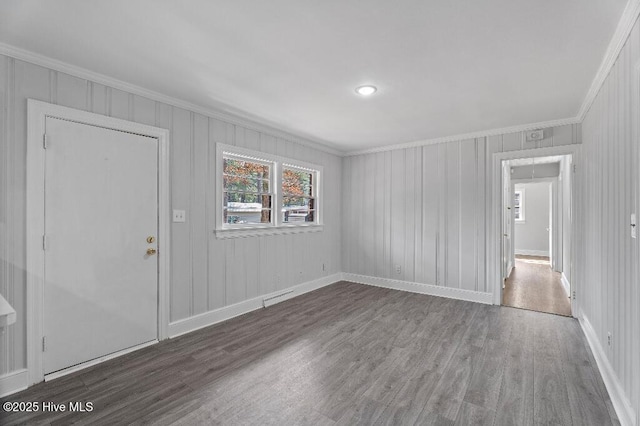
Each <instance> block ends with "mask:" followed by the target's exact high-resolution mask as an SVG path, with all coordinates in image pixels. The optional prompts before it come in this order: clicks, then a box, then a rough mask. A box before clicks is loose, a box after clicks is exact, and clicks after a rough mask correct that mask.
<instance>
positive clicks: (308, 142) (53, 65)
mask: <svg viewBox="0 0 640 426" xmlns="http://www.w3.org/2000/svg"><path fill="white" fill-rule="evenodd" d="M638 16H640V0H629V2H628V3H627V5H626V6H625V9H624V11H623V13H622V16H621V18H620V21H619V23H618V26H617V27H616V31H615V33H614V35H613V37H612V39H611V42H610V43H609V46H608V48H607V51H606V53H605V56H604V58H603V60H602V62H601V64H600V68H599V69H598V72H597V73H596V75H595V77H594V79H593V81H592V83H591V86H590V88H589V91H588V92H587V94H586V96H585V98H584V100H583V102H582V105H581V107H580V110H579V112H578V114H577V115H576V117H571V118H563V119H557V120H550V121H543V122H538V123H530V124H523V125H517V126H511V127H503V128H498V129H489V130H482V131H477V132H472V133H464V134H458V135H451V136H444V137H440V138H434V139H424V140H418V141H413V142H406V143H397V144H387V145H383V146H379V147H374V148H367V149H360V150H352V151H343V150H340V149H337V148H334V147H333V146H330V145H333V144H331V143H330V142H327V141H322V140H318V139H313V138H311V137H309V136H307V135H298V134H295V133H293V132H291V131H282V130H279V129H277V128H275V127H273V126H272V125H271V124H268V123H264V122H259V119H258V118H255V117H248V116H243V115H242V114H240V113H237V112H234V113H229V112H224V111H220V110H217V109H213V108H207V107H203V106H200V105H196V104H193V103H190V102H187V101H184V100H182V99H178V98H174V97H171V96H168V95H165V94H162V93H159V92H155V91H152V90H148V89H145V88H143V87H140V86H136V85H133V84H130V83H127V82H124V81H121V80H118V79H115V78H112V77H109V76H106V75H103V74H100V73H97V72H94V71H90V70H87V69H84V68H81V67H77V66H74V65H70V64H67V63H65V62H61V61H58V60H56V59H53V58H50V57H47V56H44V55H40V54H37V53H33V52H30V51H27V50H24V49H20V48H17V47H15V46H11V45H8V44H5V43H1V42H0V54H4V55H7V56H11V57H13V58H16V59H20V60H23V61H27V62H31V63H33V64H36V65H40V66H43V67H46V68H50V69H53V70H55V71H59V72H63V73H66V74H70V75H74V76H76V77H80V78H84V79H86V80H90V81H94V82H96V83H100V84H103V85H105V86H109V87H113V88H116V89H120V90H124V91H126V92H129V93H133V94H136V95H140V96H144V97H146V98H149V99H152V100H155V101H158V102H162V103H165V104H168V105H172V106H175V107H179V108H184V109H186V110H189V111H193V112H196V113H199V114H203V115H205V116H208V117H213V118H217V119H220V120H222V121H226V122H228V123H231V124H236V125H240V126H243V127H246V128H248V129H251V130H255V131H258V132H262V133H266V134H269V135H271V136H275V137H279V138H283V139H287V140H290V141H292V142H296V143H298V144H300V145H305V146H308V147H311V148H314V149H318V150H320V151H324V152H327V153H330V154H333V155H338V156H354V155H362V154H371V153H376V152H384V151H392V150H395V149H406V148H415V147H419V146H425V145H433V144H438V143H447V142H456V141H461V140H466V139H475V138H481V137H488V136H497V135H502V134H507V133H515V132H522V131H527V130H535V129H542V128H548V127H556V126H564V125H568V124H579V123H582V121H583V120H584V118H585V116H586V114H587V112H588V111H589V109H590V108H591V105H592V104H593V102H594V100H595V98H596V96H597V95H598V92H599V91H600V88H601V87H602V85H603V84H604V81H605V80H606V78H607V76H608V75H609V72H610V71H611V68H612V67H613V65H614V64H615V62H616V60H617V58H618V56H619V54H620V51H621V50H622V48H623V47H624V45H625V43H626V41H627V39H628V38H629V35H630V34H631V31H632V30H633V27H634V25H635V23H636V21H637V19H638Z"/></svg>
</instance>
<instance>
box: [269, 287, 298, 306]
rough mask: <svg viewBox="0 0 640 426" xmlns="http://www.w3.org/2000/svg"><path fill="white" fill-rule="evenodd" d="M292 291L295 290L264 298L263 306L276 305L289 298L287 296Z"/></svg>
mask: <svg viewBox="0 0 640 426" xmlns="http://www.w3.org/2000/svg"><path fill="white" fill-rule="evenodd" d="M291 293H293V290H289V291H286V292H284V293H280V294H277V295H275V296H271V297H266V298H264V299H262V306H263V307H265V308H266V307H267V306H271V305H275V304H276V303H278V302H282V301H283V300H286V299H288V297H287V298H285V296H287V295H289V294H291Z"/></svg>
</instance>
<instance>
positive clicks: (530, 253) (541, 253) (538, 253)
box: [515, 249, 549, 257]
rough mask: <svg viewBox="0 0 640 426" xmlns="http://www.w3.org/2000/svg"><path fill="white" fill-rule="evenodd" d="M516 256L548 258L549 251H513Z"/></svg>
mask: <svg viewBox="0 0 640 426" xmlns="http://www.w3.org/2000/svg"><path fill="white" fill-rule="evenodd" d="M515 252H516V254H521V255H523V256H543V257H549V250H546V251H545V250H519V249H516V250H515Z"/></svg>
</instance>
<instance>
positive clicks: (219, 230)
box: [214, 143, 324, 238]
mask: <svg viewBox="0 0 640 426" xmlns="http://www.w3.org/2000/svg"><path fill="white" fill-rule="evenodd" d="M225 156H231V157H237V158H239V159H244V160H253V161H256V162H260V163H267V164H269V165H270V166H271V173H272V175H271V177H270V185H271V194H273V195H272V197H273V198H272V206H271V212H272V214H271V223H268V224H266V223H265V224H238V225H229V224H227V223H224V220H223V218H224V214H223V208H224V207H223V206H224V202H223V193H224V179H223V175H224V163H223V161H224V157H225ZM215 165H216V179H215V181H216V182H215V190H214V194H215V195H214V207H215V209H216V224H215V229H214V233H215V235H216V238H239V237H251V236H259V235H278V234H293V233H301V232H319V231H322V229H323V228H324V223H323V216H324V215H323V208H324V202H323V185H322V179H323V167H322V166H321V165H318V164H313V163H307V162H304V161H299V160H294V159H292V158H287V157H282V156H279V155H274V154H267V153H264V152H260V151H255V150H251V149H248V148H243V147H238V146H233V145H227V144H223V143H217V144H216V162H215ZM285 167H288V168H297V169H301V170H307V171H310V172H314V174H315V179H316V183H315V185H314V186H315V188H314V199H315V200H316V201H315V203H316V206H315V209H314V210H315V214H314V219H315V220H314V222H283V220H282V217H281V216H282V206H283V194H282V172H283V170H284V168H285Z"/></svg>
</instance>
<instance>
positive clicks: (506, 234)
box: [502, 161, 513, 286]
mask: <svg viewBox="0 0 640 426" xmlns="http://www.w3.org/2000/svg"><path fill="white" fill-rule="evenodd" d="M512 205H513V190H512V188H511V166H510V165H509V164H508V163H507V162H506V161H503V162H502V278H503V279H506V278H508V277H509V271H510V270H511V258H512V256H511V252H512V248H511V245H512V240H511V234H512V225H511V223H512V215H513V211H512V208H511V206H512ZM503 286H504V282H503Z"/></svg>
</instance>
